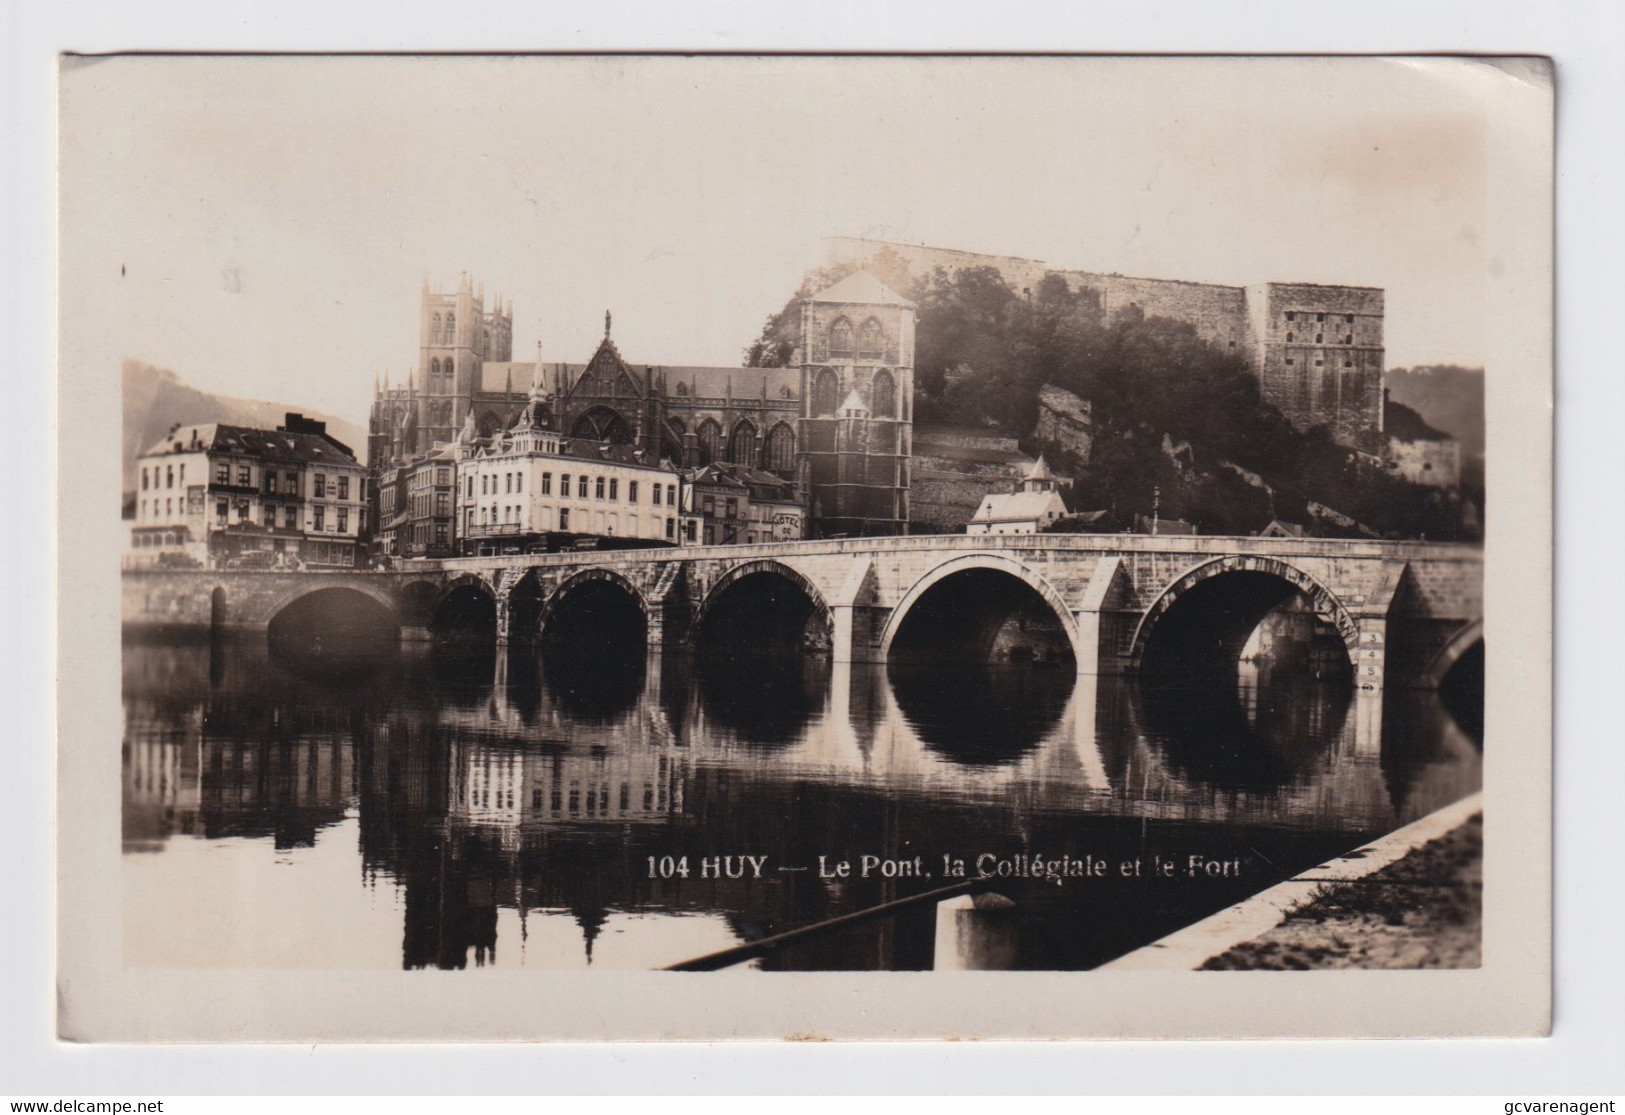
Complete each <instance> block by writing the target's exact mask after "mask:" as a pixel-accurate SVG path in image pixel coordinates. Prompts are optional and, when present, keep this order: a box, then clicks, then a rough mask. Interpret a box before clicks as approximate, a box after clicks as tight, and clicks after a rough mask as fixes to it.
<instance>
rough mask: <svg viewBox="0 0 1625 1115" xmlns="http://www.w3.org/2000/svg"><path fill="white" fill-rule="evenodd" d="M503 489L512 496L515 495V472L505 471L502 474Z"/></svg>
mask: <svg viewBox="0 0 1625 1115" xmlns="http://www.w3.org/2000/svg"><path fill="white" fill-rule="evenodd" d="M502 490H503V492H505V493H506V494H508V495H510V496H511V495H513V473H511V472H505V473H503V474H502Z"/></svg>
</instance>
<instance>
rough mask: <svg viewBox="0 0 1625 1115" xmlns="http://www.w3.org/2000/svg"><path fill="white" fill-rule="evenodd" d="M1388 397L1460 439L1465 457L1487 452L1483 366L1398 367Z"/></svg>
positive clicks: (1392, 373) (1388, 380)
mask: <svg viewBox="0 0 1625 1115" xmlns="http://www.w3.org/2000/svg"><path fill="white" fill-rule="evenodd" d="M1385 382H1386V384H1387V386H1388V397H1389V398H1390V399H1391V400H1393V401H1394V402H1396V403H1400V404H1402V405H1404V406H1407V407H1410V408H1411V409H1412V410H1414V411H1415V412H1416V413H1417V414H1419V415H1421V416H1422V420H1423V421H1425V422H1426V423H1427V424H1428V425H1429V426H1435V427H1437V428H1439V429H1441V430H1443V431H1444V432H1445V433H1447V434H1449V435H1450V436H1451V437H1453V438H1455V439H1456V440H1457V441H1459V442H1461V452H1462V456H1463V458H1464V459H1471V458H1474V457H1482V456H1483V455H1484V369H1483V368H1462V367H1458V366H1457V365H1454V364H1432V365H1428V364H1423V365H1418V366H1417V367H1415V368H1395V369H1393V370H1392V371H1390V372H1389V373H1388V375H1387V378H1386V380H1385Z"/></svg>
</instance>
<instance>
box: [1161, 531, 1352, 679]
mask: <svg viewBox="0 0 1625 1115" xmlns="http://www.w3.org/2000/svg"><path fill="white" fill-rule="evenodd" d="M1220 579H1225V580H1226V582H1227V583H1228V584H1229V585H1231V586H1232V587H1231V589H1230V590H1229V591H1228V592H1226V591H1225V590H1224V589H1222V588H1221V587H1220V584H1221V580H1220ZM1294 592H1296V593H1301V594H1302V596H1303V598H1304V599H1306V600H1307V601H1308V603H1309V605H1310V607H1311V608H1312V610H1313V612H1314V614H1315V616H1316V617H1317V618H1319V619H1321V620H1323V621H1325V622H1326V623H1329V624H1330V625H1331V626H1332V627H1333V628H1335V629H1336V632H1337V636H1338V638H1339V639H1340V640H1341V641H1342V644H1343V648H1344V650H1345V651H1346V652H1347V653H1348V660H1349V663H1350V665H1351V667H1352V663H1353V660H1354V654H1355V650H1356V648H1357V647H1358V644H1359V638H1360V630H1359V625H1358V624H1357V623H1356V622H1355V619H1354V616H1353V615H1352V614H1351V613H1350V612H1349V610H1348V608H1347V607H1345V606H1344V604H1343V602H1342V601H1341V600H1340V599H1338V597H1337V595H1336V594H1335V593H1333V592H1332V591H1331V590H1330V589H1328V588H1327V587H1326V586H1325V585H1324V584H1322V583H1321V582H1320V581H1319V580H1317V579H1316V578H1314V577H1313V576H1311V575H1310V574H1308V573H1307V572H1305V571H1304V570H1302V569H1300V568H1298V567H1297V566H1295V565H1292V564H1291V563H1289V562H1285V561H1282V560H1280V559H1278V558H1272V557H1264V556H1261V555H1235V554H1232V555H1229V556H1226V557H1220V558H1214V559H1212V560H1210V561H1204V562H1202V563H1200V564H1198V565H1196V566H1194V567H1192V568H1190V569H1187V570H1186V571H1185V572H1184V573H1181V574H1180V575H1179V576H1178V577H1177V578H1175V579H1174V580H1173V582H1171V583H1170V584H1169V585H1168V586H1167V587H1166V588H1164V589H1163V590H1162V592H1161V593H1159V594H1158V596H1157V598H1156V600H1154V601H1152V604H1151V606H1150V607H1149V608H1147V609H1146V612H1145V614H1144V615H1143V616H1141V617H1140V622H1139V624H1138V626H1136V628H1135V631H1134V641H1133V643H1132V645H1131V647H1130V651H1129V666H1130V668H1131V669H1132V670H1135V671H1139V670H1142V669H1144V668H1145V666H1146V664H1147V658H1148V655H1149V654H1151V653H1152V652H1153V643H1154V640H1155V639H1156V637H1157V632H1158V630H1159V628H1165V627H1166V625H1167V621H1169V619H1170V616H1171V615H1178V614H1180V613H1178V612H1176V611H1175V609H1176V606H1178V607H1180V609H1181V611H1182V612H1185V613H1189V614H1191V615H1195V614H1196V613H1195V612H1192V611H1191V609H1193V608H1200V609H1202V610H1203V612H1205V613H1206V614H1205V615H1203V616H1202V618H1203V619H1204V620H1206V621H1209V622H1210V624H1222V625H1223V627H1224V628H1225V630H1224V631H1223V632H1222V633H1221V634H1218V635H1216V636H1215V639H1216V640H1217V642H1218V643H1219V644H1220V645H1221V646H1222V647H1223V649H1224V650H1225V652H1226V653H1227V654H1232V655H1233V656H1234V657H1236V658H1239V657H1240V654H1241V651H1242V646H1243V644H1244V643H1245V642H1246V640H1247V638H1248V637H1250V636H1251V634H1252V632H1253V631H1254V630H1256V629H1257V627H1258V625H1259V624H1260V623H1261V622H1263V620H1264V617H1265V616H1266V615H1268V614H1269V612H1270V611H1272V610H1273V609H1274V608H1276V607H1277V606H1278V605H1280V604H1281V603H1284V602H1286V601H1287V600H1290V599H1291V596H1292V593H1294ZM1182 602H1183V603H1182ZM1232 643H1234V644H1235V645H1234V646H1232V645H1230V644H1232Z"/></svg>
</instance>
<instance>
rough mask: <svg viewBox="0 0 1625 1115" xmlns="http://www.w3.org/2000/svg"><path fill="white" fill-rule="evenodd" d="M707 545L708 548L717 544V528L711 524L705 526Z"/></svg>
mask: <svg viewBox="0 0 1625 1115" xmlns="http://www.w3.org/2000/svg"><path fill="white" fill-rule="evenodd" d="M705 544H706V545H707V546H715V545H716V544H717V528H716V527H714V526H712V525H711V524H710V523H706V524H705Z"/></svg>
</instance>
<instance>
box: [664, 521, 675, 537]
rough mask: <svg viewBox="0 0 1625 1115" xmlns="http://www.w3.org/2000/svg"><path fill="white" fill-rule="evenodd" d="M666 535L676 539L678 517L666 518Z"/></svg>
mask: <svg viewBox="0 0 1625 1115" xmlns="http://www.w3.org/2000/svg"><path fill="white" fill-rule="evenodd" d="M666 537H667V538H672V539H675V538H676V537H677V520H676V519H671V518H668V519H667V520H666Z"/></svg>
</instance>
